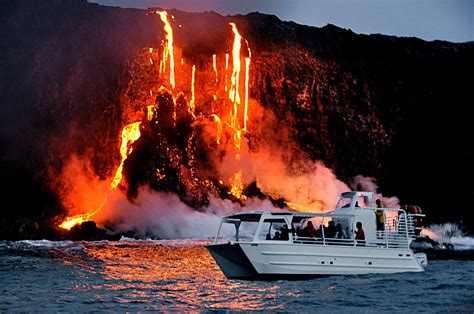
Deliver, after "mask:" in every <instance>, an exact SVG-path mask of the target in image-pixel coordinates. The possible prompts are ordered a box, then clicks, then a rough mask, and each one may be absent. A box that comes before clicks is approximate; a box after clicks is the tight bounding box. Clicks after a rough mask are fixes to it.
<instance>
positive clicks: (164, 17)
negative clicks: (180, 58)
mask: <svg viewBox="0 0 474 314" xmlns="http://www.w3.org/2000/svg"><path fill="white" fill-rule="evenodd" d="M156 13H157V14H159V15H160V18H161V21H163V23H164V24H165V26H164V29H165V32H166V49H165V50H164V51H163V59H164V62H163V64H164V68H165V69H166V61H167V59H168V56H169V60H170V84H171V87H173V88H175V86H176V83H175V80H174V52H173V28H172V27H171V24H170V23H169V22H168V12H166V11H156ZM165 69H163V72H164V71H165Z"/></svg>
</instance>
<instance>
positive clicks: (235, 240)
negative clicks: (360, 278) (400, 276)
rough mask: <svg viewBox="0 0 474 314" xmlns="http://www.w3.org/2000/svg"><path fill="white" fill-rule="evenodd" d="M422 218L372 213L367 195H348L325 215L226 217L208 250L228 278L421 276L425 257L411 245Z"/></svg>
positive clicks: (401, 212) (381, 211) (391, 212)
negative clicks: (417, 274) (399, 274)
mask: <svg viewBox="0 0 474 314" xmlns="http://www.w3.org/2000/svg"><path fill="white" fill-rule="evenodd" d="M422 216H423V215H421V214H411V213H407V212H406V211H405V210H403V209H400V208H376V207H375V206H374V198H373V193H371V192H347V193H343V194H342V195H341V196H340V198H339V201H338V202H337V204H336V208H335V210H334V211H332V212H327V213H303V212H296V211H288V212H238V213H234V214H231V215H228V216H225V217H223V218H222V220H221V223H220V225H219V230H218V232H217V235H216V237H215V239H214V243H213V244H210V245H207V246H206V247H207V249H208V250H209V252H210V254H211V255H212V257H213V258H214V259H215V261H216V262H217V264H218V265H219V267H220V269H221V270H222V272H223V273H224V274H225V276H226V277H227V278H240V279H253V278H257V279H258V278H262V279H265V278H268V279H272V278H276V279H277V278H291V277H296V278H299V277H318V276H325V275H357V274H374V273H398V272H421V271H424V268H425V266H426V265H427V258H426V254H424V253H414V252H413V251H412V250H411V249H410V243H411V241H412V240H413V239H414V238H415V234H416V233H417V228H418V227H417V226H418V223H417V221H418V220H419V219H421V217H422ZM309 222H311V223H309ZM308 225H313V228H311V227H310V226H308ZM358 227H359V228H358ZM310 229H313V230H311V231H312V232H308V231H309V230H310ZM359 229H363V233H364V235H362V236H361V234H362V233H361V232H360V230H359ZM314 230H316V233H315V232H314ZM335 230H337V231H335ZM356 232H357V235H356Z"/></svg>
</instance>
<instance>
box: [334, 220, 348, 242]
mask: <svg viewBox="0 0 474 314" xmlns="http://www.w3.org/2000/svg"><path fill="white" fill-rule="evenodd" d="M334 237H335V238H336V239H347V234H346V232H345V231H344V229H342V225H341V224H340V223H339V224H337V226H336V235H335V236H334Z"/></svg>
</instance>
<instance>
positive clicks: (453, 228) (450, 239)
mask: <svg viewBox="0 0 474 314" xmlns="http://www.w3.org/2000/svg"><path fill="white" fill-rule="evenodd" d="M426 229H427V230H428V231H422V234H424V235H427V236H429V237H430V238H432V239H433V240H435V241H438V242H440V243H449V244H451V245H453V247H454V249H456V250H473V249H474V237H472V236H468V235H466V234H464V233H463V232H462V230H461V229H460V228H459V226H458V225H457V224H453V223H446V224H436V225H432V226H429V227H427V228H426Z"/></svg>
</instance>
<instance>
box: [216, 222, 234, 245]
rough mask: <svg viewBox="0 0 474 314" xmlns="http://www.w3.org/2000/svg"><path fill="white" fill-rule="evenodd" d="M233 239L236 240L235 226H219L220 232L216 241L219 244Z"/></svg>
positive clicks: (225, 224)
mask: <svg viewBox="0 0 474 314" xmlns="http://www.w3.org/2000/svg"><path fill="white" fill-rule="evenodd" d="M235 238H236V232H235V224H233V223H223V224H222V226H221V229H220V232H219V234H218V235H217V241H218V242H219V243H226V242H229V241H231V240H233V241H235Z"/></svg>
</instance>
